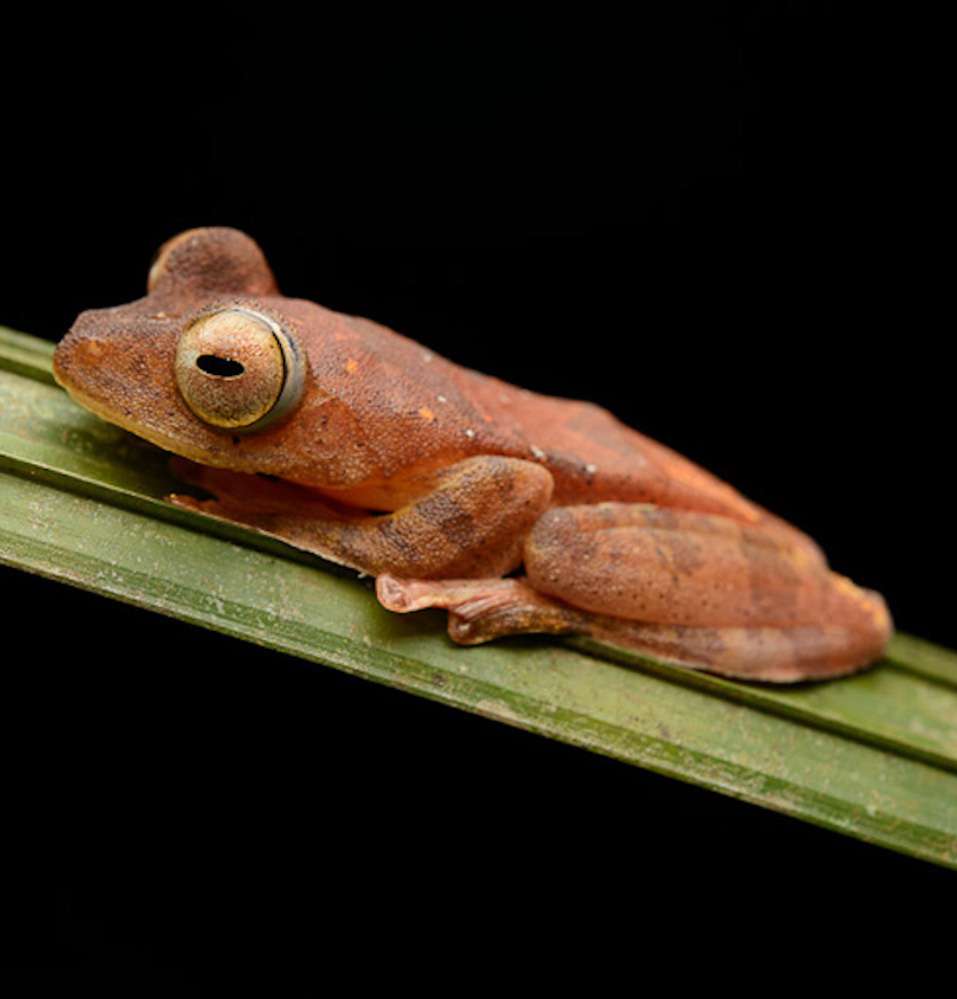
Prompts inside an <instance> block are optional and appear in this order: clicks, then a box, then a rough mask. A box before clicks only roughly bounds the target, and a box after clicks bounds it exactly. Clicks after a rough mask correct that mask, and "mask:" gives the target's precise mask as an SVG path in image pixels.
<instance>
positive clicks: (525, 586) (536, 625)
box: [377, 503, 891, 681]
mask: <svg viewBox="0 0 957 999" xmlns="http://www.w3.org/2000/svg"><path fill="white" fill-rule="evenodd" d="M524 561H525V567H526V571H527V573H528V576H527V578H526V579H525V580H517V579H509V580H489V581H485V582H482V581H462V582H456V581H446V582H435V583H430V582H425V581H415V580H399V579H393V578H391V577H389V576H384V577H380V579H379V580H378V583H377V589H378V593H379V599H380V600H381V601H382V603H383V604H385V605H386V606H387V607H390V608H391V609H393V610H414V609H418V608H420V607H425V606H440V607H446V608H448V609H449V611H450V618H449V632H450V634H451V636H452V637H453V638H454V639H455V640H456V641H459V642H463V643H466V644H474V643H476V642H482V641H487V640H489V639H490V638H495V637H498V636H500V635H504V634H511V633H516V632H548V633H561V632H577V633H583V634H587V635H591V636H593V637H597V638H602V639H605V640H608V641H611V642H614V643H617V644H621V645H626V646H628V647H631V648H634V649H637V650H638V651H641V652H645V653H647V654H650V655H653V656H656V657H658V658H662V659H667V660H670V661H673V662H677V663H681V664H684V665H688V666H692V667H697V668H701V669H706V670H710V671H712V672H716V673H723V674H725V675H729V676H738V677H749V678H752V679H761V680H775V681H794V680H804V679H810V678H814V677H825V676H837V675H840V674H842V673H848V672H851V671H853V670H855V669H858V668H860V667H862V666H864V665H866V664H867V663H869V662H872V661H873V660H874V659H876V658H877V657H878V656H880V654H881V652H882V651H883V649H884V646H885V644H886V642H887V640H888V638H889V635H890V631H891V621H890V616H889V615H888V613H887V608H886V607H885V605H884V602H883V600H882V599H881V597H880V596H879V595H878V594H875V593H872V592H870V591H867V590H862V589H860V588H859V587H857V586H855V585H854V584H853V583H852V582H851V581H850V580H848V579H845V578H844V577H842V576H838V575H836V574H835V573H832V572H831V571H830V570H829V569H828V567H827V563H826V562H825V560H824V558H823V557H822V555H821V553H820V550H819V549H818V548H817V546H816V545H814V544H813V542H811V541H810V540H809V539H804V538H803V536H801V535H800V534H798V533H797V532H793V531H790V530H788V531H785V530H783V529H782V528H781V527H780V526H779V525H778V524H776V523H774V522H773V521H769V522H768V523H767V524H763V525H761V524H759V525H747V524H740V523H737V522H735V521H732V520H729V519H727V518H724V517H718V516H713V515H709V514H698V513H692V512H687V511H676V510H671V509H665V508H661V507H655V506H650V505H646V504H623V503H601V504H597V505H594V506H581V507H565V508H556V509H552V510H549V511H548V512H547V513H545V514H544V515H543V516H542V518H541V519H540V520H539V521H538V522H537V523H536V525H535V527H534V528H533V530H532V531H531V532H530V534H529V536H528V539H527V541H526V543H525V549H524Z"/></svg>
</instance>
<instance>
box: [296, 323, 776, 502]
mask: <svg viewBox="0 0 957 999" xmlns="http://www.w3.org/2000/svg"><path fill="white" fill-rule="evenodd" d="M323 312H324V313H325V314H326V317H327V318H328V320H329V323H330V325H328V326H327V328H326V334H325V335H324V336H323V338H322V341H323V342H322V344H321V349H320V350H319V352H318V353H319V354H320V355H321V361H319V358H318V357H317V358H312V354H313V351H310V356H311V358H312V359H313V363H314V366H315V364H316V361H319V366H320V368H321V369H322V370H321V371H320V372H319V378H320V381H326V380H328V379H329V378H333V379H334V380H335V385H334V386H333V388H334V391H335V392H336V394H337V395H346V396H349V398H350V404H351V405H352V406H353V408H354V409H355V410H356V411H357V412H358V411H361V413H360V415H361V418H362V421H363V423H364V424H365V425H366V426H368V428H369V431H370V437H371V438H372V439H378V440H379V441H380V442H381V443H382V444H383V445H385V442H386V441H388V445H387V446H384V447H383V450H384V451H385V452H387V453H388V454H390V455H395V454H400V455H403V456H404V457H403V461H402V463H403V465H404V466H405V467H408V465H409V462H410V456H411V455H415V456H416V457H415V459H414V460H417V461H420V462H421V463H423V464H427V463H430V462H432V461H435V460H436V459H437V458H438V457H439V455H440V454H441V455H442V456H443V457H444V458H448V457H451V456H452V455H455V454H459V455H461V456H462V457H466V456H468V455H472V454H502V455H507V456H509V457H517V458H524V459H526V460H528V461H534V462H537V463H540V464H542V465H544V466H545V467H547V468H548V469H549V471H551V473H552V475H553V476H554V479H555V499H556V501H557V502H558V503H560V504H563V505H564V504H569V503H594V502H602V501H605V500H619V501H629V502H647V503H657V504H660V505H664V506H673V507H680V508H684V509H695V510H702V511H710V512H714V513H724V514H727V515H729V516H733V517H735V518H736V519H741V520H747V521H755V520H758V519H764V517H765V516H766V514H765V512H764V511H762V510H760V509H759V508H758V507H756V506H754V505H753V504H752V503H750V502H749V501H748V500H746V499H745V498H744V497H743V496H741V495H740V494H739V493H738V492H737V491H736V490H734V489H733V488H732V487H731V486H729V485H727V484H726V483H724V482H722V481H721V480H719V479H718V478H716V477H715V476H713V475H711V474H710V473H708V472H706V471H704V470H703V469H701V468H699V467H698V466H696V465H694V464H693V463H692V462H690V461H688V460H687V459H685V458H683V457H682V456H681V455H679V454H677V453H676V452H674V451H672V450H671V449H669V448H667V447H665V446H663V445H661V444H658V443H657V442H656V441H653V440H651V439H650V438H648V437H645V436H644V435H643V434H641V433H639V432H638V431H636V430H632V429H631V428H630V427H627V426H625V425H624V424H623V423H621V422H620V421H619V420H617V419H616V418H615V417H614V416H612V415H611V414H610V413H609V412H607V411H606V410H604V409H602V408H601V407H599V406H596V405H594V404H592V403H588V402H578V401H574V400H570V399H560V398H556V397H553V396H544V395H540V394H538V393H535V392H531V391H528V390H526V389H522V388H518V387H516V386H514V385H510V384H509V383H507V382H504V381H502V380H500V379H498V378H494V377H491V376H488V375H484V374H481V373H479V372H477V371H472V370H470V369H468V368H464V367H461V366H459V365H457V364H455V363H453V362H451V361H449V360H447V359H445V358H443V357H441V356H439V355H438V354H435V353H434V352H432V351H430V350H428V349H427V348H424V347H422V346H421V345H420V344H418V343H416V342H415V341H413V340H411V339H409V338H407V337H404V336H402V335H401V334H398V333H396V332H394V331H393V330H390V329H388V328H387V327H385V326H381V325H380V324H378V323H375V322H372V321H371V320H368V319H363V318H360V317H353V316H342V315H340V314H338V313H333V312H329V311H328V310H323ZM360 374H364V377H361V378H359V377H355V376H358V375H360ZM350 393H351V396H350ZM360 395H361V396H362V397H360ZM373 396H375V398H373ZM392 471H393V473H396V472H398V471H399V469H393V470H392Z"/></svg>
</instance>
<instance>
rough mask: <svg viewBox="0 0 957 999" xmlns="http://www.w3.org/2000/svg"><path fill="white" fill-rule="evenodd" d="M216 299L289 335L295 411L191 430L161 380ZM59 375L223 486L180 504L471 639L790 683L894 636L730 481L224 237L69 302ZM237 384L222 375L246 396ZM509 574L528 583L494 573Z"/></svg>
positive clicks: (192, 418) (200, 477)
mask: <svg viewBox="0 0 957 999" xmlns="http://www.w3.org/2000/svg"><path fill="white" fill-rule="evenodd" d="M231 307H236V308H239V309H242V310H248V311H250V312H253V313H256V314H258V315H260V316H264V317H267V318H268V320H269V321H271V322H272V323H274V324H276V326H278V327H280V328H281V329H282V331H284V333H285V334H286V335H288V337H289V338H290V339H291V340H292V341H293V342H294V343H295V344H296V345H297V349H298V351H299V353H300V354H301V357H302V358H303V359H304V366H305V387H304V390H303V393H302V397H301V400H299V401H298V403H297V404H296V405H295V407H294V408H293V410H292V411H291V412H289V413H288V414H285V413H284V414H283V417H282V418H281V419H279V420H278V421H277V422H275V423H274V424H272V425H269V426H266V427H265V428H264V429H261V430H257V431H256V432H254V433H248V434H247V433H231V432H228V431H224V430H222V429H217V428H215V427H212V426H209V425H207V424H205V423H204V422H203V421H202V420H201V419H198V418H197V416H196V415H195V414H194V412H193V411H192V409H191V408H190V406H189V405H188V404H187V402H186V400H185V399H184V397H183V395H182V392H181V391H180V388H179V387H178V385H177V379H176V374H175V359H176V351H177V344H178V343H179V340H180V337H181V335H182V334H183V331H184V330H185V329H186V328H187V327H188V326H189V325H190V324H191V323H192V322H194V321H195V320H196V318H197V317H198V316H200V315H203V314H205V313H207V312H209V311H210V310H215V309H228V308H231ZM54 371H55V374H56V377H57V380H58V381H59V382H60V383H61V384H62V385H63V386H64V387H65V388H66V389H67V390H68V391H69V392H70V393H71V395H73V397H74V398H75V399H76V400H77V401H78V402H80V403H81V404H82V405H85V406H87V407H88V408H89V409H91V410H93V411H94V412H95V413H97V414H99V415H100V416H102V417H104V418H105V419H107V420H110V421H111V422H114V423H118V424H120V425H121V426H123V427H125V428H126V429H128V430H131V431H132V432H133V433H136V434H139V435H140V436H142V437H145V438H146V439H148V440H150V441H152V442H154V443H155V444H158V445H159V446H160V447H163V448H166V449H167V450H169V451H172V452H174V453H175V454H177V455H179V456H180V459H186V460H180V461H179V464H178V469H179V472H180V475H181V477H183V478H184V479H186V480H187V481H189V482H192V483H194V484H196V485H199V486H201V487H203V488H204V489H206V490H207V491H209V492H210V493H212V494H214V496H215V497H216V498H215V499H213V500H205V501H196V500H192V499H190V498H188V497H174V501H177V502H180V503H183V504H184V505H191V506H198V507H200V508H201V509H204V510H206V511H207V512H209V513H211V514H213V515H215V516H220V517H224V518H226V519H229V520H233V521H237V522H241V523H245V524H248V525H249V526H251V527H254V528H255V529H257V530H260V531H264V532H266V533H268V534H271V535H274V536H276V537H279V538H282V539H283V540H286V541H287V542H289V543H290V544H292V545H295V546H297V547H300V548H304V549H307V550H310V551H316V552H318V553H320V554H322V555H325V556H327V557H329V558H332V559H333V560H335V561H338V562H340V563H342V564H345V565H349V566H352V567H354V568H357V569H360V570H362V571H365V572H369V573H372V574H375V575H377V576H379V586H378V593H379V597H380V600H381V601H382V602H383V604H384V605H385V606H387V607H390V608H392V609H394V610H398V611H406V610H412V609H416V608H418V607H423V606H443V607H448V609H449V610H450V633H451V634H452V636H453V637H454V638H455V639H456V640H458V641H461V642H464V643H473V642H476V641H483V640H488V639H489V638H494V637H497V636H499V635H502V634H509V633H513V632H516V631H544V632H553V633H554V632H569V631H575V632H585V633H588V634H592V635H598V636H601V637H604V638H608V639H609V640H612V641H617V642H620V643H623V644H627V645H630V646H632V647H635V648H638V649H642V650H645V651H648V652H651V653H653V654H656V655H659V656H661V657H664V658H668V659H671V660H672V661H675V662H681V663H684V664H686V665H690V666H695V667H699V668H704V669H709V670H713V671H715V672H722V673H726V674H729V675H736V676H749V677H753V678H758V679H773V680H796V679H806V678H809V677H817V676H830V675H838V674H840V673H845V672H849V671H851V670H853V669H856V668H860V667H861V666H863V665H866V664H867V663H868V662H871V661H873V660H874V659H875V658H877V657H878V656H879V655H880V653H881V651H882V650H883V648H884V645H885V644H886V641H887V639H888V637H889V635H890V631H891V622H890V618H889V616H888V614H887V610H886V607H885V606H884V603H883V601H882V600H881V598H880V596H879V595H877V594H875V593H872V592H869V591H865V590H861V589H859V588H858V587H856V586H854V584H853V583H851V582H850V581H849V580H846V579H844V578H843V577H840V576H837V575H835V574H834V573H832V572H830V570H829V569H828V568H827V564H826V562H825V560H824V557H823V555H822V553H821V552H820V550H819V549H818V547H817V546H816V545H815V543H814V542H813V541H812V540H811V539H809V538H808V537H807V536H806V535H804V534H802V533H801V532H800V531H798V530H797V529H796V528H794V527H792V526H791V525H789V524H787V523H785V522H784V521H782V520H780V519H778V518H776V517H775V516H773V515H772V514H770V513H768V512H767V511H765V510H763V509H761V508H760V507H758V506H756V505H754V504H753V503H751V502H750V501H748V500H747V499H745V498H744V497H743V496H741V495H740V494H739V493H738V492H736V491H735V490H734V489H733V488H732V487H730V486H729V485H727V484H726V483H724V482H721V481H720V480H718V479H717V478H715V477H714V476H712V475H710V474H709V473H708V472H706V471H704V470H703V469H701V468H699V467H697V466H695V465H694V464H692V463H691V462H689V461H688V460H687V459H685V458H683V457H681V456H680V455H678V454H676V453H675V452H673V451H671V450H669V449H668V448H666V447H664V446H662V445H660V444H658V443H656V442H655V441H652V440H650V439H649V438H647V437H645V436H643V435H642V434H640V433H638V432H637V431H635V430H632V429H630V428H629V427H626V426H624V425H623V424H621V423H620V422H619V421H617V420H616V419H615V418H614V417H612V416H611V415H610V414H609V413H607V412H606V411H604V410H602V409H600V408H599V407H597V406H594V405H592V404H590V403H585V402H575V401H571V400H565V399H556V398H551V397H545V396H541V395H536V394H534V393H532V392H528V391H526V390H524V389H521V388H516V387H515V386H512V385H509V384H507V383H505V382H502V381H500V380H498V379H495V378H491V377H488V376H485V375H482V374H479V373H477V372H474V371H469V370H466V369H464V368H461V367H458V366H457V365H455V364H453V363H451V362H450V361H447V360H445V359H443V358H441V357H439V356H438V355H436V354H434V353H432V352H431V351H428V350H427V349H425V348H423V347H422V346H420V345H419V344H417V343H415V342H414V341H412V340H409V339H407V338H405V337H403V336H400V335H399V334H397V333H394V332H393V331H391V330H389V329H387V328H385V327H383V326H380V325H378V324H376V323H373V322H371V321H370V320H367V319H361V318H358V317H353V316H345V315H341V314H339V313H335V312H332V311H330V310H328V309H324V308H323V307H322V306H319V305H316V304H314V303H312V302H307V301H303V300H300V299H290V298H285V297H283V296H282V295H280V294H279V292H278V289H277V287H276V283H275V280H274V278H273V276H272V273H271V272H270V270H269V267H268V265H267V264H266V261H265V259H264V258H263V255H262V253H261V251H260V250H259V248H258V247H257V246H256V244H255V243H254V242H253V241H252V240H251V239H249V237H247V236H245V235H243V234H242V233H240V232H237V231H236V230H233V229H221V228H212V229H196V230H190V231H188V232H185V233H182V234H180V235H179V236H177V237H175V238H174V239H172V240H170V241H169V242H168V243H167V244H165V245H164V247H162V248H161V250H160V252H159V254H158V256H157V259H156V261H155V263H154V264H153V267H152V268H151V271H150V276H149V293H148V295H147V296H146V297H145V298H142V299H139V300H138V301H136V302H132V303H130V304H129V305H124V306H118V307H115V308H110V309H99V310H91V311H89V312H84V313H83V314H82V315H81V316H80V317H79V318H78V319H77V321H76V323H75V324H74V326H73V328H72V329H71V331H70V332H69V334H68V335H67V336H66V337H65V338H64V340H63V341H62V342H61V344H60V346H59V347H58V348H57V352H56V355H55V358H54ZM205 377H207V376H206V375H204V374H202V373H200V374H199V375H197V373H196V371H192V372H191V375H190V379H191V381H190V383H191V384H192V383H195V382H196V381H197V379H199V380H200V381H201V380H202V378H205ZM210 377H212V376H210ZM245 377H247V378H250V377H251V376H250V375H248V374H247V375H246V376H245ZM210 384H211V386H212V390H213V391H215V392H218V391H220V389H222V383H215V382H211V383H210ZM243 385H244V383H243V382H242V381H236V382H235V383H230V385H229V386H227V388H228V390H229V391H236V392H238V393H240V401H241V395H242V393H243V392H244V391H245V389H244V387H243ZM251 473H259V474H258V475H253V474H251ZM263 476H267V477H268V478H264V477H263ZM523 563H524V565H525V569H526V572H527V577H526V578H525V579H524V580H515V579H510V580H502V579H499V578H497V577H500V576H501V575H503V574H506V573H508V572H510V571H512V570H514V569H516V568H518V567H519V566H520V565H521V564H523Z"/></svg>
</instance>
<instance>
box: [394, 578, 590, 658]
mask: <svg viewBox="0 0 957 999" xmlns="http://www.w3.org/2000/svg"><path fill="white" fill-rule="evenodd" d="M376 596H377V597H378V598H379V603H381V604H382V606H383V607H385V608H386V609H388V610H391V611H396V612H397V613H399V614H407V613H409V612H410V611H417V610H424V609H425V608H426V607H438V608H441V609H443V610H447V611H448V612H449V637H450V638H452V640H453V641H455V642H458V643H459V644H460V645H480V644H481V643H482V642H489V641H491V640H492V639H493V638H501V637H502V636H504V635H517V634H529V633H531V634H548V635H562V634H569V633H572V632H582V631H587V630H588V618H589V617H590V615H588V614H582V613H581V612H580V611H577V610H575V608H574V607H569V606H567V605H565V604H562V603H561V602H560V601H557V600H552V599H550V598H549V597H546V596H543V595H542V594H541V593H536V592H535V590H533V589H532V588H531V587H530V586H529V585H528V584H527V583H525V582H524V581H523V580H521V579H443V580H434V581H433V580H425V579H399V578H397V577H395V576H391V575H388V574H383V575H381V576H378V577H377V578H376Z"/></svg>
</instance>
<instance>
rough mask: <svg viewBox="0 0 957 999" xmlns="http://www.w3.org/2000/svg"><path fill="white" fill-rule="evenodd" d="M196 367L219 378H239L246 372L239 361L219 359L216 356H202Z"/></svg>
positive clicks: (197, 359) (198, 358) (225, 358)
mask: <svg viewBox="0 0 957 999" xmlns="http://www.w3.org/2000/svg"><path fill="white" fill-rule="evenodd" d="M196 367H197V368H199V370H200V371H205V372H206V374H207V375H215V376H216V377H218V378H238V377H239V376H240V375H241V374H242V373H243V372H244V371H245V370H246V369H245V368H244V367H243V366H242V365H241V364H240V363H239V361H233V360H230V359H229V358H228V357H217V356H216V354H200V355H199V357H197V358H196Z"/></svg>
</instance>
